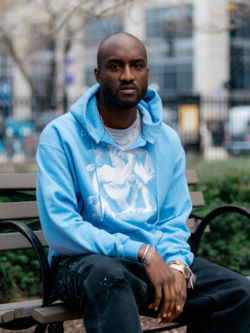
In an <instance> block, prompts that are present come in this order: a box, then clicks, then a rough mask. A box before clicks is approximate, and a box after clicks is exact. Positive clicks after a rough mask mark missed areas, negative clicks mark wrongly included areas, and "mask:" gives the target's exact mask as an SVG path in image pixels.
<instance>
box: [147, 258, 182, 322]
mask: <svg viewBox="0 0 250 333" xmlns="http://www.w3.org/2000/svg"><path fill="white" fill-rule="evenodd" d="M145 271H146V274H147V276H148V278H149V279H150V281H151V282H152V284H153V286H154V288H155V301H154V302H153V303H151V304H150V305H149V307H148V308H149V309H155V310H156V311H157V310H158V309H159V306H160V303H161V302H162V305H161V308H160V311H159V314H158V316H157V320H158V323H159V324H160V325H163V324H166V323H168V322H169V321H172V320H173V319H174V318H176V317H177V316H179V315H180V314H181V312H182V311H183V308H184V303H185V295H186V280H185V279H184V278H183V277H182V276H181V281H182V279H183V281H182V282H183V283H182V285H180V283H178V284H177V281H176V276H175V274H174V273H173V269H171V268H170V267H169V266H168V264H167V263H166V262H165V261H164V260H163V259H162V257H161V256H160V255H159V253H158V252H155V254H154V256H153V258H152V259H151V260H150V262H149V263H148V265H147V266H146V267H145ZM178 274H181V273H180V272H178ZM184 289H185V290H184ZM184 294H185V295H184ZM183 295H184V297H183ZM180 304H181V305H182V306H181V307H180Z"/></svg>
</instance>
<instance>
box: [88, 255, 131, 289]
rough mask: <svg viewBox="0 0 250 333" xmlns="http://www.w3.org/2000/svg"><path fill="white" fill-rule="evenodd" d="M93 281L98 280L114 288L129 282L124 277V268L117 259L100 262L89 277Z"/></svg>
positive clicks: (100, 283)
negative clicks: (118, 263)
mask: <svg viewBox="0 0 250 333" xmlns="http://www.w3.org/2000/svg"><path fill="white" fill-rule="evenodd" d="M88 280H89V281H91V282H98V284H99V285H103V286H107V287H109V288H113V287H115V286H117V287H122V286H124V285H125V284H126V283H127V280H126V279H125V277H124V272H123V269H122V268H121V267H119V266H117V265H116V263H115V261H114V260H112V259H111V258H109V259H108V260H105V261H103V262H102V263H98V265H96V267H95V268H94V269H93V271H92V272H91V274H90V276H89V278H88Z"/></svg>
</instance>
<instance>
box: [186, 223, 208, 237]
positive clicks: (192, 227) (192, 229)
mask: <svg viewBox="0 0 250 333" xmlns="http://www.w3.org/2000/svg"><path fill="white" fill-rule="evenodd" d="M200 223H201V220H195V219H188V220H187V223H186V224H187V227H188V229H189V230H190V232H191V234H194V233H195V231H196V229H197V228H198V226H199V224H200ZM206 232H210V227H209V225H208V226H206V228H205V229H204V231H203V233H206Z"/></svg>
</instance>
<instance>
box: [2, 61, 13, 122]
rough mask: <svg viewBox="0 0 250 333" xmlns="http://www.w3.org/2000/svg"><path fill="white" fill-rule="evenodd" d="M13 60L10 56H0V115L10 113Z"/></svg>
mask: <svg viewBox="0 0 250 333" xmlns="http://www.w3.org/2000/svg"><path fill="white" fill-rule="evenodd" d="M12 68H13V61H12V58H11V57H10V56H7V55H2V56H0V115H2V116H5V117H7V116H9V115H11V114H12V111H13V110H12V109H13V107H12V96H13V91H12V87H13V80H12V79H13V73H12Z"/></svg>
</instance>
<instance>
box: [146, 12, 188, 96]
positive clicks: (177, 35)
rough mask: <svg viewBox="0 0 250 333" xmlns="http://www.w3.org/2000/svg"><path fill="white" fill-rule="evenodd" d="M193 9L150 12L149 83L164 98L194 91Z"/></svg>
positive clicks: (147, 22) (148, 40)
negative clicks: (167, 95) (166, 95)
mask: <svg viewBox="0 0 250 333" xmlns="http://www.w3.org/2000/svg"><path fill="white" fill-rule="evenodd" d="M192 16H193V7H192V6H191V5H186V6H184V7H181V6H172V7H164V8H152V9H148V10H147V12H146V31H147V40H146V46H147V49H148V62H149V68H150V73H149V83H156V84H157V85H158V86H159V93H160V94H161V95H165V94H174V93H191V92H192V90H193V41H192V25H191V21H192Z"/></svg>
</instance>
